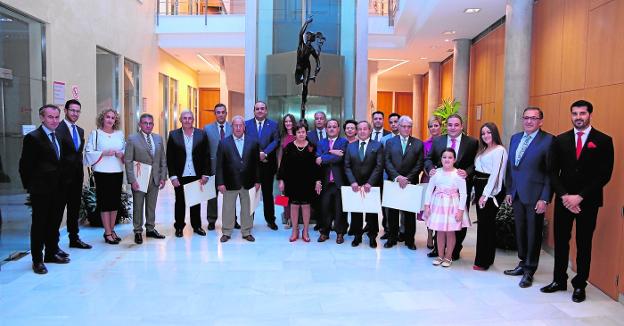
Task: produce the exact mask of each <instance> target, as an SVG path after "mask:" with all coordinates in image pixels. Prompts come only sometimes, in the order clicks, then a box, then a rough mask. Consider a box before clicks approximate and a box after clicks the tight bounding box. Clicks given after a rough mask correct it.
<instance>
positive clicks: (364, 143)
mask: <svg viewBox="0 0 624 326" xmlns="http://www.w3.org/2000/svg"><path fill="white" fill-rule="evenodd" d="M364 146H366V142H364V141H363V142H360V161H364V152H365V151H364Z"/></svg>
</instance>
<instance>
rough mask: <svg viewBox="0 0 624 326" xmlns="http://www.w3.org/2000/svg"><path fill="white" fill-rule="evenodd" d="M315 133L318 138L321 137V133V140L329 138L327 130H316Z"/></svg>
mask: <svg viewBox="0 0 624 326" xmlns="http://www.w3.org/2000/svg"><path fill="white" fill-rule="evenodd" d="M314 132H315V133H316V137H318V136H319V132H320V133H321V136H322V138H321V137H319V140H321V139H325V138H327V131H326V130H325V129H314Z"/></svg>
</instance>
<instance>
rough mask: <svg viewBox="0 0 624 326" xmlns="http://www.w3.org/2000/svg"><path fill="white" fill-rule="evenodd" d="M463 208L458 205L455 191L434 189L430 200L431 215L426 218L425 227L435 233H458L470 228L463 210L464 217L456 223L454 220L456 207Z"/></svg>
mask: <svg viewBox="0 0 624 326" xmlns="http://www.w3.org/2000/svg"><path fill="white" fill-rule="evenodd" d="M460 205H461V207H464V205H463V204H461V203H459V193H457V190H456V189H442V190H438V189H436V190H435V191H434V193H433V196H432V199H431V205H430V209H431V214H430V215H429V218H427V227H428V228H430V229H432V230H435V231H443V232H447V231H459V230H461V229H462V228H466V227H469V226H470V219H469V218H468V213H467V212H466V210H464V215H463V216H462V218H461V219H460V221H459V222H458V221H457V220H456V219H455V212H456V211H457V207H458V206H460Z"/></svg>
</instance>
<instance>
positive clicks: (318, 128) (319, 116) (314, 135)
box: [308, 111, 328, 146]
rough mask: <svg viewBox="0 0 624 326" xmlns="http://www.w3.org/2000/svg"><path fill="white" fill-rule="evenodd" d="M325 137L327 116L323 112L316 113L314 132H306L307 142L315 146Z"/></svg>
mask: <svg viewBox="0 0 624 326" xmlns="http://www.w3.org/2000/svg"><path fill="white" fill-rule="evenodd" d="M327 137H328V135H327V116H326V115H325V112H323V111H318V112H316V113H314V130H310V131H308V140H309V141H310V142H311V143H312V144H314V145H315V146H316V145H317V144H318V143H319V141H321V140H323V139H327Z"/></svg>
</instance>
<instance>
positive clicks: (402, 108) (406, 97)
mask: <svg viewBox="0 0 624 326" xmlns="http://www.w3.org/2000/svg"><path fill="white" fill-rule="evenodd" d="M412 97H413V96H412V92H396V93H394V104H395V109H394V112H396V113H398V114H399V115H406V116H408V117H410V118H412V120H414V117H413V114H414V110H413V102H412Z"/></svg>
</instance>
